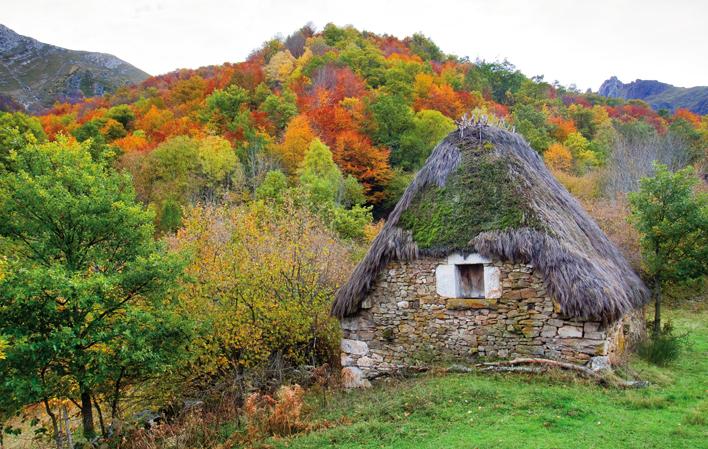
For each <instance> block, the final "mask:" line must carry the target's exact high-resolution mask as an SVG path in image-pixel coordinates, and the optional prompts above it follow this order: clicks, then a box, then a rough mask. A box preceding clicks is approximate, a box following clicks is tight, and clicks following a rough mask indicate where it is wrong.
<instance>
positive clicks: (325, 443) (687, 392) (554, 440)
mask: <svg viewBox="0 0 708 449" xmlns="http://www.w3.org/2000/svg"><path fill="white" fill-rule="evenodd" d="M670 317H671V318H672V320H673V322H674V325H675V327H676V329H677V330H678V332H679V333H681V332H688V333H689V336H688V341H689V344H688V347H687V349H686V351H685V352H684V353H683V354H682V357H681V359H680V360H679V361H678V362H676V363H675V364H674V365H672V366H670V367H666V368H658V367H654V366H650V365H647V364H646V363H644V362H642V361H641V360H638V359H632V360H631V361H630V364H629V365H628V367H627V368H626V370H627V371H628V372H632V373H634V375H636V376H638V377H639V378H641V379H643V380H648V381H649V382H651V385H650V386H649V387H648V388H644V389H640V390H621V389H614V388H604V387H600V386H597V385H594V384H590V383H587V382H584V381H580V380H577V379H574V378H572V377H569V376H567V375H564V374H557V375H556V374H551V375H544V376H538V375H537V376H529V375H522V374H491V375H489V374H444V375H443V374H441V375H434V374H427V375H423V376H421V377H418V378H415V379H408V380H388V381H381V382H378V383H377V384H376V385H375V386H374V388H371V389H369V390H366V391H354V392H349V393H346V392H341V393H337V394H335V395H334V396H330V397H329V398H328V401H327V403H328V405H327V406H324V405H323V404H322V402H321V401H322V400H321V398H320V397H318V396H315V395H312V396H310V397H309V398H308V407H309V410H310V412H309V416H308V419H310V420H312V421H319V422H324V421H325V420H327V421H329V422H337V423H340V424H337V425H335V426H334V427H331V428H327V429H324V430H318V431H313V432H310V433H308V434H306V435H299V436H296V437H291V438H287V439H279V440H273V441H271V442H270V444H272V445H273V446H275V447H277V448H286V447H287V448H325V447H326V448H329V447H332V448H396V449H404V448H415V449H427V448H430V449H432V448H435V449H438V448H642V449H649V448H662V449H664V448H708V400H707V399H706V396H707V394H708V382H707V380H708V357H707V355H708V312H706V311H705V310H703V311H697V310H693V311H688V310H681V311H674V312H673V313H671V314H670Z"/></svg>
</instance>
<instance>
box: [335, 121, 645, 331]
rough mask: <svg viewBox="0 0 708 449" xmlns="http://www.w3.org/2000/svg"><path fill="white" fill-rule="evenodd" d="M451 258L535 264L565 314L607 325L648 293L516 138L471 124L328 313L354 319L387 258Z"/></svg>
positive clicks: (430, 168) (416, 185)
mask: <svg viewBox="0 0 708 449" xmlns="http://www.w3.org/2000/svg"><path fill="white" fill-rule="evenodd" d="M455 251H457V252H463V253H471V252H478V253H480V254H482V255H483V256H486V257H491V258H499V259H502V260H510V261H514V262H522V263H531V264H533V265H534V267H536V269H537V270H538V271H539V272H540V273H541V274H542V276H543V277H544V280H545V283H546V286H547V288H548V289H549V291H550V293H551V295H553V297H554V298H556V300H557V301H559V303H560V307H561V312H562V313H563V314H564V315H565V316H568V317H574V318H578V319H593V320H601V321H603V322H606V323H607V322H612V321H615V320H616V319H618V318H620V317H621V316H622V315H624V314H625V313H626V312H628V311H629V310H631V309H633V308H636V307H638V306H641V305H642V304H644V303H645V302H646V301H647V300H648V296H649V295H648V291H647V289H646V287H645V285H644V284H643V283H642V281H641V280H640V279H639V277H638V276H637V275H636V274H635V273H634V271H633V270H632V268H631V267H630V266H629V264H628V263H627V261H626V260H625V259H624V257H623V256H622V254H621V253H620V252H619V250H618V249H617V248H616V247H615V246H614V245H613V244H612V243H611V242H610V241H609V239H608V238H607V236H606V235H605V234H604V233H603V232H602V231H601V230H600V228H599V227H598V226H597V224H596V223H595V222H594V221H593V220H592V218H590V216H589V215H588V214H587V212H585V210H583V208H582V207H581V206H580V204H579V203H578V202H577V201H576V200H575V198H573V197H572V196H571V195H570V193H568V191H567V190H566V189H565V188H564V187H563V186H562V185H560V184H559V183H558V181H556V179H555V178H554V177H553V175H552V174H551V173H550V172H549V171H548V169H547V168H546V166H545V165H544V164H543V161H542V160H541V158H540V157H539V155H538V154H537V153H536V152H535V151H534V150H532V149H531V148H530V147H529V145H528V144H527V143H526V142H525V141H524V140H523V138H521V137H520V136H519V135H517V134H515V133H513V132H509V131H506V130H504V129H500V128H497V127H493V126H476V127H472V128H469V129H466V130H465V131H464V136H461V135H460V133H459V132H458V131H455V132H453V133H451V134H450V135H448V136H447V138H445V140H443V141H442V142H441V143H440V144H439V145H438V146H437V147H436V148H435V149H434V150H433V152H432V154H431V155H430V157H429V158H428V160H427V162H426V163H425V166H424V167H423V168H422V169H421V170H420V171H419V172H418V174H417V175H416V177H415V179H414V180H413V182H412V183H411V184H410V185H409V186H408V188H407V189H406V191H405V192H404V193H403V196H402V197H401V199H400V201H399V202H398V204H397V205H396V207H395V208H394V210H393V212H392V213H391V214H390V216H389V217H388V221H387V222H386V224H385V226H384V228H383V230H382V231H381V233H380V234H379V235H378V236H377V237H376V239H375V240H374V242H373V244H372V245H371V248H370V249H369V251H368V253H367V254H366V256H365V257H364V259H363V260H362V261H361V262H360V263H359V264H358V265H357V267H356V268H355V270H354V272H353V274H352V276H351V278H350V280H349V282H348V283H347V284H345V285H344V286H343V287H342V288H341V289H339V291H338V292H337V295H336V299H335V302H334V304H333V307H332V314H333V315H334V316H336V317H339V318H343V317H345V316H349V315H353V314H355V313H356V312H357V311H358V310H359V305H360V304H361V301H362V300H363V299H364V297H365V296H366V294H367V293H368V291H369V289H370V288H371V286H372V284H373V282H374V281H375V279H376V277H377V275H378V273H379V271H380V270H381V269H383V268H384V267H385V266H386V265H387V264H388V262H389V261H392V260H400V261H406V260H412V259H415V258H417V257H418V256H421V255H432V256H445V255H447V254H450V253H451V252H455Z"/></svg>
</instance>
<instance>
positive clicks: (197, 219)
mask: <svg viewBox="0 0 708 449" xmlns="http://www.w3.org/2000/svg"><path fill="white" fill-rule="evenodd" d="M183 223H184V226H183V228H182V229H181V230H180V231H178V233H177V234H176V235H175V236H174V237H173V238H172V240H171V242H172V246H173V247H174V248H175V249H188V250H189V251H190V252H191V253H192V254H193V255H194V257H193V258H192V262H191V263H190V264H189V265H188V267H187V274H188V275H189V278H191V279H192V280H193V281H192V282H189V283H186V284H185V285H184V289H183V293H182V299H181V304H182V308H183V309H184V310H183V311H184V313H186V314H189V315H190V316H199V317H200V320H201V321H202V323H203V324H204V329H203V330H204V332H202V333H201V335H200V337H198V338H197V339H196V341H194V347H195V348H198V350H199V354H198V357H197V362H195V363H197V364H198V366H199V371H200V372H206V373H207V374H208V373H212V374H217V373H220V374H225V373H228V374H230V375H235V376H236V378H237V379H243V376H247V375H252V374H253V373H255V372H256V371H258V370H261V369H263V368H265V367H266V365H267V363H266V362H268V361H271V362H272V361H274V360H275V361H277V362H278V363H281V362H282V363H284V364H289V363H291V364H295V363H303V362H307V363H322V362H324V361H328V360H329V358H330V357H336V353H337V344H338V338H339V337H338V335H339V334H338V327H337V325H336V322H334V321H333V320H332V319H331V318H330V317H329V304H330V303H331V299H332V295H333V293H334V291H335V289H336V288H337V287H338V286H339V285H341V284H342V283H343V282H344V279H345V276H346V275H347V273H348V272H349V271H350V270H351V268H352V266H351V262H350V257H349V253H348V250H347V248H346V247H345V246H344V245H343V244H341V243H340V242H339V241H338V240H337V239H336V238H335V237H334V235H333V234H332V233H331V232H329V231H328V230H327V229H326V228H325V227H324V226H323V225H322V224H321V223H320V222H319V220H318V219H317V218H316V217H315V216H313V215H312V214H311V213H309V212H308V211H306V210H304V209H301V208H297V207H295V206H293V205H292V203H291V202H289V201H285V202H284V204H283V205H279V206H275V205H266V204H265V203H263V202H260V201H256V202H254V203H251V204H248V205H244V206H241V207H237V208H233V207H231V208H229V207H206V206H197V207H194V208H192V209H191V210H190V211H189V212H188V213H187V215H186V217H185V218H184V220H183Z"/></svg>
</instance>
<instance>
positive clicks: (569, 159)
mask: <svg viewBox="0 0 708 449" xmlns="http://www.w3.org/2000/svg"><path fill="white" fill-rule="evenodd" d="M543 160H544V161H545V162H546V165H547V166H548V167H549V168H551V169H552V170H560V171H564V172H568V171H570V169H571V168H572V167H573V155H572V154H571V153H570V150H569V149H568V148H567V147H566V146H565V145H563V144H560V143H554V144H552V145H551V146H550V147H548V149H547V150H546V151H545V152H544V153H543Z"/></svg>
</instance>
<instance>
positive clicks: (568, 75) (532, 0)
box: [0, 0, 708, 90]
mask: <svg viewBox="0 0 708 449" xmlns="http://www.w3.org/2000/svg"><path fill="white" fill-rule="evenodd" d="M309 21H312V22H313V23H314V25H315V26H316V27H317V28H318V29H321V28H323V27H324V25H325V24H327V23H328V22H333V23H335V24H337V25H346V24H351V25H354V26H355V27H357V28H359V29H366V30H369V31H374V32H376V33H381V34H383V33H386V34H393V35H395V36H399V37H404V36H407V35H410V34H413V33H415V32H418V31H420V32H422V33H424V34H425V35H427V36H429V37H431V38H432V39H433V40H434V41H435V42H436V43H437V44H438V46H440V48H441V49H442V50H443V51H444V52H446V53H452V54H455V55H458V56H469V57H470V58H471V59H472V60H474V59H475V58H477V57H479V58H483V59H487V60H494V59H500V60H501V59H504V58H507V59H508V60H509V61H511V62H512V63H514V64H515V65H516V66H517V67H518V68H519V69H521V70H522V71H523V72H524V73H525V74H527V75H529V76H533V75H540V74H543V75H545V79H546V80H548V81H554V80H558V81H560V82H561V83H562V84H564V85H570V84H573V83H574V84H576V85H577V86H578V87H579V88H581V89H583V90H584V89H586V88H591V89H593V90H597V89H598V87H599V86H600V83H602V81H603V80H605V79H606V78H608V77H609V76H610V75H617V76H618V77H619V78H620V79H621V80H622V81H624V82H628V81H632V80H634V79H637V78H642V79H658V80H661V81H665V82H668V83H672V84H675V85H679V86H685V87H690V86H695V85H708V24H707V23H706V22H708V1H707V0H614V1H612V0H596V1H589V0H588V1H582V0H565V1H563V0H484V1H482V0H473V1H463V0H426V1H417V0H407V1H386V0H373V1H369V0H347V1H324V0H248V1H237V0H231V1H227V0H152V1H140V0H110V1H105V0H0V23H2V24H4V25H6V26H8V27H10V28H12V29H14V30H15V31H17V32H18V33H20V34H24V35H28V36H31V37H34V38H36V39H39V40H41V41H43V42H47V43H51V44H55V45H59V46H62V47H67V48H72V49H78V50H91V51H101V52H106V53H112V54H114V55H116V56H118V57H120V58H122V59H124V60H126V61H128V62H130V63H131V64H133V65H135V66H137V67H139V68H141V69H143V70H145V71H147V72H148V73H150V74H153V75H156V74H160V73H165V72H169V71H171V70H174V69H177V68H181V67H189V68H195V67H199V66H203V65H209V64H221V63H223V62H227V61H228V62H238V61H241V60H243V59H244V58H245V57H246V56H247V55H248V53H250V51H251V50H253V49H254V48H256V47H258V46H260V44H262V43H263V42H264V41H265V40H267V39H269V38H271V37H273V36H275V35H276V34H281V35H287V34H288V33H290V32H292V31H294V30H296V29H298V28H299V27H301V26H302V25H304V24H305V23H307V22H309Z"/></svg>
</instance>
